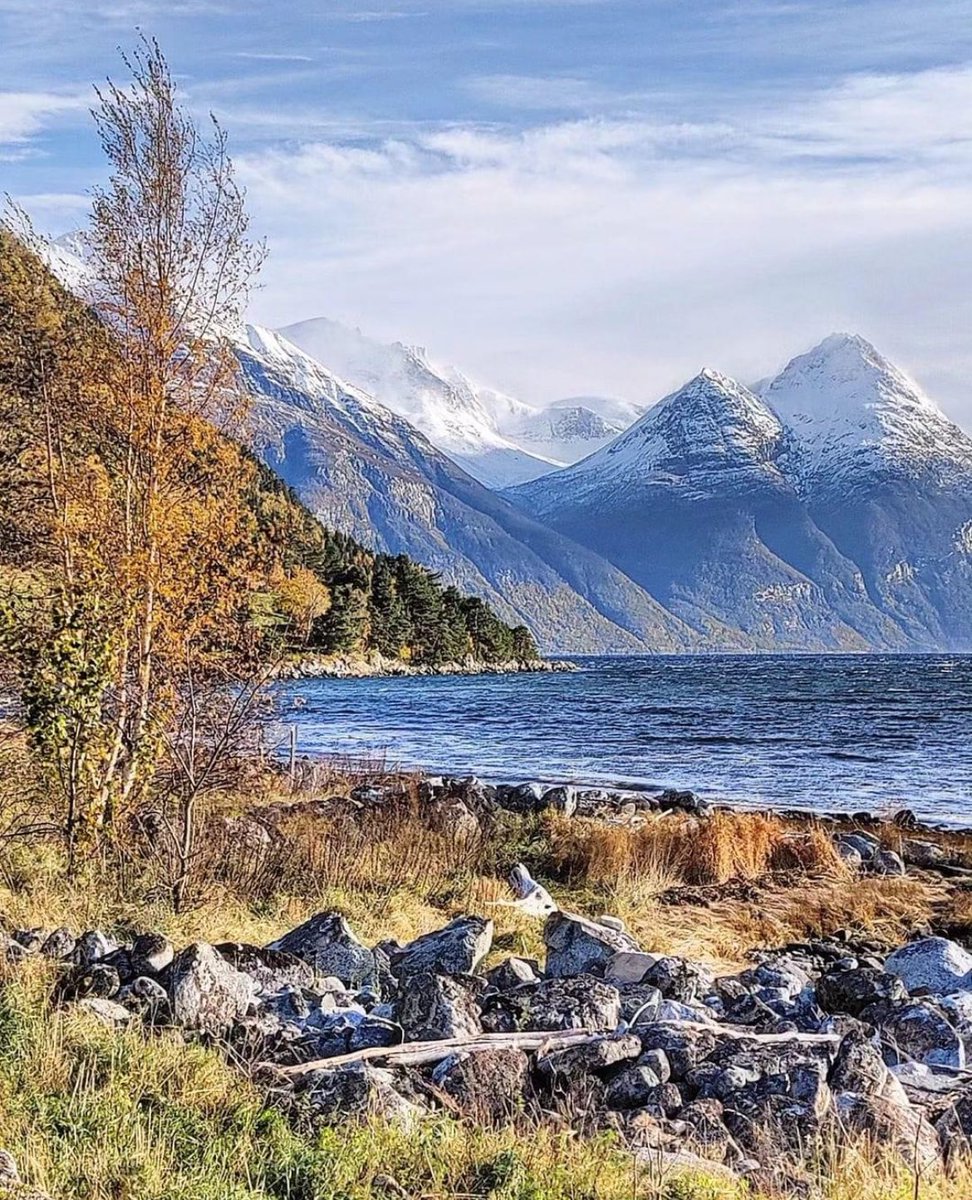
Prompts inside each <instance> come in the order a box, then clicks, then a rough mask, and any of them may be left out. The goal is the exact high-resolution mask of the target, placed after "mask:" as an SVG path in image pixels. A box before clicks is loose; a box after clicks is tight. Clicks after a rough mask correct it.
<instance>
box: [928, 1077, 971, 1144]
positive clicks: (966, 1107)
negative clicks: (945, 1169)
mask: <svg viewBox="0 0 972 1200" xmlns="http://www.w3.org/2000/svg"><path fill="white" fill-rule="evenodd" d="M935 1128H936V1132H937V1133H938V1140H939V1143H940V1144H941V1146H942V1147H943V1149H944V1151H945V1155H946V1157H947V1158H948V1159H952V1158H957V1157H958V1156H959V1155H960V1154H961V1155H963V1156H964V1155H967V1154H968V1153H969V1150H970V1149H972V1088H965V1089H964V1091H962V1092H961V1093H960V1094H959V1095H958V1096H957V1097H956V1098H955V1099H954V1100H953V1101H952V1103H951V1104H950V1105H949V1107H948V1108H947V1109H946V1110H945V1112H944V1113H942V1115H941V1116H940V1117H939V1119H938V1121H937V1123H936V1127H935Z"/></svg>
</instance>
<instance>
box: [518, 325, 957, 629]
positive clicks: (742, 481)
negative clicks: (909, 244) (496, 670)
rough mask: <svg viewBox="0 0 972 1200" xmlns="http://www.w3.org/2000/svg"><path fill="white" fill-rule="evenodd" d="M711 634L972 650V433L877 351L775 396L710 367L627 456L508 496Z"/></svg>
mask: <svg viewBox="0 0 972 1200" xmlns="http://www.w3.org/2000/svg"><path fill="white" fill-rule="evenodd" d="M506 494H507V495H509V496H510V497H511V498H512V499H514V500H515V501H516V503H518V504H519V505H520V506H521V507H522V508H523V509H524V511H526V512H529V513H531V514H532V515H533V516H535V517H537V518H538V519H539V520H542V521H544V522H545V523H546V524H548V525H550V526H551V527H552V528H554V529H557V530H558V531H559V532H561V533H563V534H565V535H566V536H568V537H571V538H574V539H576V540H577V541H579V542H581V543H583V544H586V545H589V546H596V547H597V550H598V552H599V553H600V554H602V555H603V556H604V557H605V558H607V559H609V560H610V561H611V562H613V563H615V564H616V565H617V566H618V567H620V568H621V570H623V571H624V572H625V573H626V574H627V575H628V576H629V577H630V578H632V579H634V580H635V581H636V582H638V583H640V584H641V585H642V586H643V587H644V588H645V589H646V590H647V591H649V592H650V593H651V594H652V595H654V596H655V597H656V598H657V599H658V600H660V601H661V602H662V604H664V605H665V606H666V607H667V608H668V609H669V610H670V611H671V612H674V613H676V614H677V615H678V616H680V617H681V618H682V619H683V620H684V621H686V623H688V624H690V625H691V626H692V627H693V628H694V629H696V630H697V631H698V632H699V633H700V634H701V635H703V636H706V637H711V630H710V624H709V622H710V621H711V619H712V618H713V617H714V618H716V619H717V620H719V621H720V622H722V623H723V624H725V625H728V626H731V627H733V628H734V629H735V630H737V631H738V632H739V633H741V634H742V636H743V637H744V638H745V639H746V640H747V641H748V642H749V643H750V644H751V645H752V646H753V647H754V648H757V649H766V650H811V649H827V650H861V649H880V650H907V649H945V648H948V649H969V648H972V438H970V437H969V436H968V435H967V434H966V433H964V432H963V431H962V430H961V429H959V428H958V426H956V425H954V424H953V423H952V422H950V421H949V420H948V419H947V418H946V417H945V415H944V414H943V413H942V412H941V411H940V410H939V409H938V408H937V407H936V406H935V405H934V404H933V403H932V402H931V401H930V400H929V399H928V398H927V397H926V396H925V395H923V393H922V392H921V391H920V390H919V389H918V387H917V386H916V385H915V384H914V383H913V382H912V381H911V380H909V379H908V378H907V377H906V376H905V375H904V374H903V373H902V372H901V371H899V370H898V369H897V368H896V367H894V366H893V365H892V364H891V363H889V362H888V361H887V360H886V359H884V358H882V357H881V355H880V354H878V352H877V351H876V350H875V349H874V348H873V347H872V346H870V345H869V344H868V343H867V342H865V341H864V340H863V339H862V338H859V337H854V336H851V335H842V334H837V335H834V336H832V337H829V338H827V339H826V340H825V341H824V342H822V343H821V344H820V345H819V346H817V347H816V348H815V349H814V350H811V351H810V352H809V353H808V354H805V355H801V356H800V357H799V358H796V359H794V360H793V361H792V362H791V363H790V364H789V365H788V366H787V367H786V368H785V369H784V370H783V371H782V372H781V374H780V375H778V376H777V377H776V378H775V379H772V380H770V381H769V382H767V383H765V384H764V385H763V386H762V389H761V394H760V395H757V394H756V393H755V392H753V391H750V390H749V389H748V388H745V387H743V386H742V385H741V384H739V383H737V382H736V381H734V380H732V379H728V378H726V377H725V376H723V375H720V374H719V373H718V372H715V371H709V370H706V371H703V372H702V373H701V374H700V375H698V376H697V377H696V378H695V379H693V380H691V381H690V382H689V383H687V384H686V385H685V386H684V387H682V388H680V389H679V390H678V391H677V392H674V393H673V394H672V395H670V396H666V397H665V399H663V400H661V401H660V402H659V403H658V404H657V405H655V406H654V407H653V408H651V409H649V410H648V412H647V413H646V414H645V415H644V416H643V417H641V418H640V419H639V420H638V421H637V422H636V423H635V424H634V425H633V426H632V427H631V428H630V429H628V430H627V431H626V432H625V433H623V434H621V435H620V436H619V437H618V438H616V439H615V440H614V441H613V442H612V443H611V444H610V445H608V446H606V447H605V448H603V449H601V450H599V451H597V452H596V453H594V454H592V455H590V456H589V457H588V458H586V459H584V460H582V461H581V462H578V463H576V464H574V465H573V466H570V467H568V468H566V469H563V470H560V471H557V472H554V473H552V474H549V475H547V476H545V477H543V478H542V479H538V480H535V481H533V482H530V483H525V484H522V485H520V486H518V487H515V488H513V489H511V490H510V491H508V492H507V493H506Z"/></svg>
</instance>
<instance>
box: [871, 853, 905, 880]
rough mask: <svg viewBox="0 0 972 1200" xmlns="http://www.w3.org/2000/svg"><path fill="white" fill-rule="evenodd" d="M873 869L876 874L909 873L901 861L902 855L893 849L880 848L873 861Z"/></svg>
mask: <svg viewBox="0 0 972 1200" xmlns="http://www.w3.org/2000/svg"><path fill="white" fill-rule="evenodd" d="M871 870H872V871H873V872H874V874H875V875H907V874H908V870H907V868H906V867H905V865H904V863H903V862H902V861H901V855H900V854H896V853H895V852H894V851H893V850H879V851H878V852H877V854H875V856H874V858H873V860H872V862H871Z"/></svg>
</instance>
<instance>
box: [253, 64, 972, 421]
mask: <svg viewBox="0 0 972 1200" xmlns="http://www.w3.org/2000/svg"><path fill="white" fill-rule="evenodd" d="M966 98H972V67H967V66H966V67H955V68H949V69H936V70H932V71H926V72H919V73H915V74H913V75H911V76H905V75H877V74H870V75H866V76H865V75H858V76H854V77H851V78H848V79H846V80H844V81H841V82H839V83H838V84H836V85H835V86H833V87H829V88H825V89H821V90H818V91H814V92H808V93H806V94H804V95H803V96H800V97H794V98H793V99H792V100H791V101H790V102H789V103H787V104H785V105H780V106H778V107H777V108H776V109H775V110H772V109H771V110H765V109H759V108H756V107H752V108H747V107H745V106H742V107H739V108H737V110H736V111H735V112H733V113H729V114H726V115H725V116H723V117H722V118H721V119H719V120H711V121H704V120H703V121H699V122H684V123H679V122H672V121H665V120H653V119H652V118H651V116H650V115H649V114H644V113H632V114H630V115H629V116H627V117H624V118H616V119H615V118H602V119H587V120H566V121H557V122H552V123H545V124H538V125H535V126H533V127H530V128H527V129H524V130H511V129H508V128H504V127H497V126H487V125H454V126H450V127H445V128H438V129H433V130H421V131H413V132H412V133H410V134H402V135H401V136H397V137H389V138H386V139H384V140H382V141H379V142H377V143H374V144H371V145H364V146H363V145H350V144H347V143H344V144H342V143H341V142H340V141H337V140H330V141H308V142H305V143H304V144H302V145H299V146H297V147H293V148H286V149H284V148H279V147H278V148H274V149H273V150H271V151H268V152H266V153H257V154H251V155H245V156H244V157H243V159H242V160H241V169H242V171H243V173H244V176H245V180H246V182H247V184H248V187H249V193H250V198H251V202H252V206H253V209H254V214H255V219H256V224H257V226H258V227H259V228H260V231H261V232H263V233H267V234H268V235H269V237H270V241H271V245H272V247H273V249H274V253H273V256H272V258H271V262H270V265H269V267H268V270H267V275H266V287H265V291H264V292H263V294H262V296H261V297H260V299H259V302H258V306H259V312H258V314H257V315H258V317H259V319H260V320H262V321H265V322H267V323H277V324H284V323H286V322H287V321H291V320H296V319H299V318H302V317H308V316H311V315H317V314H326V315H330V316H333V317H336V318H338V319H342V320H345V321H347V322H349V323H351V324H353V325H358V326H361V327H363V328H366V329H369V330H372V331H374V332H375V333H376V334H378V335H379V336H384V337H388V338H395V337H397V338H404V339H405V340H412V341H417V342H421V343H422V344H432V345H433V346H434V349H435V351H436V353H437V354H438V355H439V356H440V357H449V358H451V359H452V360H454V361H458V362H459V363H461V364H462V365H463V366H465V367H467V368H468V369H469V370H471V371H473V372H474V373H478V374H479V375H480V376H482V377H485V378H487V379H490V380H491V381H493V382H495V383H496V384H498V385H500V386H504V387H507V388H509V389H511V390H514V391H518V392H520V393H521V394H523V395H524V396H525V397H526V398H530V399H537V400H549V399H554V398H555V397H557V396H558V395H567V394H578V393H583V392H610V393H614V394H622V395H626V396H628V397H629V398H631V399H634V400H640V401H649V400H652V399H654V398H656V397H657V396H659V395H661V394H663V392H664V391H666V390H668V389H670V388H671V387H673V386H675V385H677V384H678V383H680V382H681V381H682V380H683V379H684V378H686V377H688V376H689V375H690V374H692V373H694V372H695V371H696V370H697V369H698V368H699V367H700V366H701V365H702V364H703V363H708V364H709V365H713V366H719V367H721V368H722V369H724V370H727V371H730V372H731V373H734V374H737V375H739V376H740V377H741V378H743V379H751V378H757V377H759V376H761V375H764V374H766V373H767V371H769V370H771V369H772V368H774V367H775V366H777V365H779V363H780V360H781V359H782V358H784V357H786V356H787V355H788V354H790V353H796V352H798V351H800V350H801V349H804V348H806V347H807V346H808V345H809V344H811V343H812V342H813V341H814V340H816V339H818V338H819V337H820V336H823V335H824V334H826V333H828V332H830V331H831V329H833V328H852V329H859V330H860V332H862V333H864V334H865V335H866V336H868V337H870V338H871V339H872V340H874V341H876V342H877V343H878V344H879V345H880V346H881V347H882V348H883V349H884V350H885V352H887V353H889V354H890V355H891V356H892V357H897V358H899V359H900V360H901V362H902V364H903V365H904V366H906V367H908V368H910V369H911V370H913V371H914V372H915V373H916V374H917V375H918V376H919V378H923V379H924V380H925V381H926V383H928V384H930V385H932V386H933V388H934V390H935V391H937V393H938V395H939V397H940V399H942V400H943V401H944V402H945V403H946V406H947V407H948V408H949V409H950V411H951V412H952V413H953V415H955V416H957V417H958V418H960V419H962V420H964V421H965V423H966V424H972V405H970V403H969V397H968V393H967V387H966V378H967V374H968V370H969V368H970V365H972V363H970V361H969V359H970V354H969V352H968V351H967V350H965V349H964V346H965V344H966V340H965V339H964V338H963V337H962V336H960V331H962V330H965V329H967V328H969V327H970V324H972V297H970V295H969V293H968V288H967V283H966V280H967V278H968V275H969V272H970V271H972V237H970V236H969V235H970V233H972V144H970V142H969V139H968V138H967V137H966V136H965V134H964V130H963V128H962V119H961V114H962V112H964V111H967V109H968V105H967V103H966V102H965V101H966ZM946 110H947V111H946ZM936 111H937V112H938V113H939V116H938V118H937V119H936V120H934V121H933V120H931V114H932V113H933V112H936ZM433 339H434V340H433Z"/></svg>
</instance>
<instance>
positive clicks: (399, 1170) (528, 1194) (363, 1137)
mask: <svg viewBox="0 0 972 1200" xmlns="http://www.w3.org/2000/svg"><path fill="white" fill-rule="evenodd" d="M50 983H51V974H50V969H49V967H46V966H45V964H41V963H34V964H30V965H29V966H28V967H27V968H25V969H22V970H20V971H18V972H17V974H16V975H12V976H11V977H10V978H9V979H8V980H7V981H6V982H5V984H4V986H3V989H2V992H0V1146H3V1147H4V1148H5V1149H8V1150H9V1151H10V1152H11V1153H13V1155H14V1157H15V1158H16V1159H17V1161H18V1163H19V1164H20V1167H21V1173H22V1174H23V1176H24V1177H25V1179H27V1180H28V1181H29V1183H31V1184H33V1185H34V1186H36V1187H39V1188H42V1189H44V1190H46V1191H47V1192H48V1193H49V1194H50V1195H51V1196H52V1197H54V1198H55V1200H62V1198H63V1200H67V1198H69V1197H70V1198H74V1197H79V1198H80V1197H83V1198H85V1200H88V1198H90V1200H271V1198H272V1200H332V1198H333V1200H369V1198H371V1197H375V1198H377V1197H385V1198H388V1197H389V1196H390V1197H391V1200H394V1196H395V1195H396V1194H397V1195H401V1193H400V1192H398V1189H397V1188H395V1187H392V1188H389V1186H388V1185H387V1183H386V1180H387V1179H388V1178H391V1179H393V1180H394V1181H395V1183H396V1184H397V1185H398V1188H401V1189H403V1191H404V1193H405V1194H407V1195H408V1196H416V1197H418V1196H427V1197H472V1196H482V1197H491V1198H495V1200H587V1198H590V1200H595V1198H596V1200H602V1198H603V1200H627V1198H629V1197H631V1196H632V1195H633V1194H637V1195H639V1196H644V1197H656V1196H661V1197H665V1198H666V1200H729V1197H734V1196H737V1195H740V1194H741V1193H737V1192H733V1191H732V1190H730V1191H726V1189H725V1187H724V1186H723V1185H718V1189H719V1190H714V1189H715V1188H716V1187H717V1185H715V1184H714V1183H713V1182H712V1181H708V1180H706V1179H704V1178H700V1179H698V1180H696V1181H694V1182H692V1181H689V1180H686V1179H684V1178H683V1179H679V1180H675V1179H672V1180H668V1181H664V1182H662V1183H661V1184H660V1186H659V1181H658V1180H656V1179H653V1178H652V1177H651V1173H650V1172H647V1173H645V1172H642V1174H641V1177H640V1179H638V1180H635V1177H634V1176H633V1174H632V1166H631V1160H630V1158H629V1157H628V1156H626V1155H625V1154H623V1153H622V1152H621V1151H620V1150H619V1148H618V1147H617V1145H616V1144H615V1143H614V1142H613V1141H612V1140H611V1139H610V1138H602V1139H594V1140H592V1141H586V1142H584V1141H581V1140H579V1139H576V1138H574V1137H572V1136H570V1135H568V1134H563V1133H560V1134H558V1133H553V1132H550V1131H545V1130H537V1129H530V1130H523V1129H520V1130H516V1129H506V1130H487V1129H481V1128H473V1127H471V1126H468V1125H465V1124H462V1123H460V1122H457V1121H455V1120H452V1119H451V1118H442V1119H436V1118H432V1119H430V1120H429V1121H427V1122H423V1123H421V1124H420V1125H417V1126H413V1127H411V1128H404V1127H400V1126H393V1125H388V1124H382V1123H379V1122H373V1123H362V1124H353V1125H346V1126H343V1127H341V1128H334V1129H321V1130H318V1131H316V1132H307V1133H302V1132H299V1131H297V1130H296V1129H294V1128H292V1127H291V1126H290V1125H288V1123H287V1121H286V1120H285V1119H284V1117H283V1116H282V1115H281V1114H280V1113H278V1112H276V1111H273V1110H270V1109H268V1108H267V1107H266V1106H265V1105H264V1103H263V1101H262V1099H261V1096H260V1094H259V1092H258V1090H257V1089H256V1088H255V1087H254V1086H253V1085H251V1084H250V1083H249V1082H248V1081H247V1080H245V1079H244V1078H242V1077H241V1076H240V1075H239V1074H237V1073H235V1072H234V1071H233V1070H232V1069H231V1068H229V1067H228V1066H227V1065H226V1064H225V1063H224V1062H223V1061H222V1060H221V1058H220V1057H219V1055H218V1054H217V1053H216V1052H215V1051H212V1050H207V1049H205V1048H203V1047H201V1046H186V1045H185V1044H183V1043H182V1042H181V1041H180V1040H179V1039H178V1038H177V1037H175V1036H171V1035H158V1034H154V1035H153V1034H149V1033H146V1032H145V1031H142V1030H140V1029H132V1030H129V1031H128V1032H125V1033H122V1034H117V1033H113V1032H111V1031H109V1030H108V1029H105V1028H104V1027H102V1026H101V1025H99V1024H98V1023H97V1022H96V1021H94V1020H93V1019H92V1018H91V1017H89V1016H88V1015H86V1014H84V1013H80V1012H76V1011H75V1012H70V1011H69V1012H57V1011H52V1010H51V1009H50V1008H49V1007H48V995H49V988H50ZM382 1177H384V1179H383V1178H382ZM635 1189H636V1193H635ZM12 1194H16V1193H12ZM0 1195H2V1193H0Z"/></svg>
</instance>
